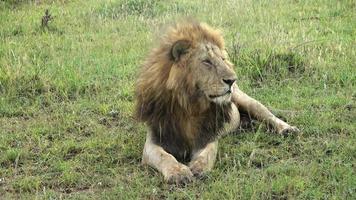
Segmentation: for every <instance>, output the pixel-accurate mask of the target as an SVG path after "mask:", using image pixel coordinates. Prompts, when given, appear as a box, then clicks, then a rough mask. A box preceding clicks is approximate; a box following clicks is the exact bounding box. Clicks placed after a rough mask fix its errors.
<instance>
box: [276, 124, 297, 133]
mask: <svg viewBox="0 0 356 200" xmlns="http://www.w3.org/2000/svg"><path fill="white" fill-rule="evenodd" d="M299 132H300V130H299V129H298V128H297V127H295V126H289V125H288V126H285V127H283V128H282V129H280V130H279V131H278V133H279V134H282V135H289V134H293V133H299Z"/></svg>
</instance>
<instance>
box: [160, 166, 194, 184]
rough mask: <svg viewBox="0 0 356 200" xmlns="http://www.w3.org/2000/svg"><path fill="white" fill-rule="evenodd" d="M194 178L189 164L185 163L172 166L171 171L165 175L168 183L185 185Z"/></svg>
mask: <svg viewBox="0 0 356 200" xmlns="http://www.w3.org/2000/svg"><path fill="white" fill-rule="evenodd" d="M193 179H194V177H193V173H192V172H191V171H190V169H189V168H188V167H187V166H185V165H183V164H179V165H177V166H174V167H172V168H170V169H169V172H168V173H167V175H166V176H165V180H166V181H167V183H168V184H176V185H185V184H187V183H189V182H192V181H193Z"/></svg>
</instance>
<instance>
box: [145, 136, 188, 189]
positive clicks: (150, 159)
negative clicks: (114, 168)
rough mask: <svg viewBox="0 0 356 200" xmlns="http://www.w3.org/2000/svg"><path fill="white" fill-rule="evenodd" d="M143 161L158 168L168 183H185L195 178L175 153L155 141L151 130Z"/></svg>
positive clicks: (147, 138)
mask: <svg viewBox="0 0 356 200" xmlns="http://www.w3.org/2000/svg"><path fill="white" fill-rule="evenodd" d="M142 163H143V164H148V165H150V166H152V167H154V168H156V169H157V170H158V171H159V172H161V173H162V174H163V176H164V179H165V180H166V181H167V182H168V183H175V184H181V183H183V184H184V183H186V182H190V181H192V179H193V174H192V172H191V171H190V169H189V168H188V167H187V166H185V165H183V164H181V163H179V162H178V161H177V160H176V159H175V157H174V156H173V155H171V154H169V153H168V152H166V151H165V150H164V149H163V148H162V147H160V146H159V145H157V144H154V143H153V141H152V138H151V132H150V131H148V133H147V137H146V143H145V147H144V150H143V157H142Z"/></svg>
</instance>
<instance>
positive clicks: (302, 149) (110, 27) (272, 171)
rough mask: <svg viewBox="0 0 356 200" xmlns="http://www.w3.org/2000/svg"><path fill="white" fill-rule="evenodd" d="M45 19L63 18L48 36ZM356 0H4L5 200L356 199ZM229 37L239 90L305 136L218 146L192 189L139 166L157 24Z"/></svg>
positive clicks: (261, 136)
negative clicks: (147, 61) (139, 81)
mask: <svg viewBox="0 0 356 200" xmlns="http://www.w3.org/2000/svg"><path fill="white" fill-rule="evenodd" d="M46 9H49V10H50V13H51V14H52V15H53V16H54V18H53V20H52V21H50V22H49V23H48V26H44V27H41V18H42V16H43V15H44V11H45V10H46ZM355 10H356V4H355V2H354V1H351V0H344V1H331V0H301V1H292V0H288V1H282V0H271V1H270V0H260V1H252V0H246V1H245V0H236V1H233V0H226V1H220V0H219V1H218V0H208V1H190V0H183V1H181V0H173V1H163V0H162V1H154V0H123V1H108V0H102V1H96V0H86V1H85V0H76V1H66V0H61V1H60V0H58V1H25V0H23V1H21V0H5V1H4V0H2V1H0V19H1V20H0V27H1V28H0V199H12V198H14V199H17V198H23V199H25V198H26V199H27V198H30V199H34V198H39V199H42V198H44V199H48V198H56V199H60V198H73V199H87V198H88V199H102V198H104V199H105V198H107V199H117V198H119V199H136V198H143V199H161V198H169V199H180V198H186V199H195V198H198V199H200V198H202V199H217V198H219V199H225V198H226V199H236V198H238V199H355V198H356V194H355V193H356V175H355V164H356V162H355V161H356V153H355V152H356V137H355V132H356V103H355V101H356V66H355V65H356V50H355V46H356V41H355V38H356V24H355V21H356V15H355ZM187 15H188V16H194V17H195V18H197V19H199V20H201V21H205V22H207V23H209V24H211V25H212V26H215V27H219V28H221V29H222V30H223V31H224V35H225V39H226V43H227V47H228V51H229V54H230V57H231V59H232V60H233V62H234V63H235V64H236V67H235V69H236V71H237V74H238V77H239V78H238V84H239V85H240V87H241V88H242V89H243V90H245V91H246V92H247V93H248V94H250V95H251V96H253V97H255V98H256V99H258V100H260V101H261V102H263V103H264V104H265V105H267V106H268V107H269V108H271V109H272V110H273V111H274V112H275V113H277V114H278V115H279V116H282V117H284V118H286V119H287V121H288V122H289V123H291V124H293V125H297V126H298V127H299V128H300V129H301V130H302V133H301V134H299V135H296V136H289V137H282V136H279V135H275V134H272V133H269V132H267V131H266V129H265V127H264V126H263V125H259V126H258V127H257V129H256V130H255V131H250V132H244V133H235V134H231V135H229V136H227V137H224V138H222V139H221V141H220V143H219V144H220V147H219V153H218V158H217V162H216V165H215V168H214V170H213V171H212V172H211V174H210V175H209V176H208V178H207V179H206V180H202V181H195V182H194V183H192V184H191V185H189V186H188V187H185V188H176V187H171V186H169V185H166V184H165V183H164V182H163V177H162V176H161V175H160V174H159V173H157V172H156V171H155V170H153V169H151V168H148V167H143V166H141V165H140V159H141V151H142V147H143V143H144V136H145V128H144V126H143V125H142V124H138V123H137V122H136V121H135V120H134V119H133V117H132V111H133V103H134V97H133V85H134V82H135V76H136V75H135V74H136V72H137V69H138V66H139V64H140V60H142V59H143V58H144V56H145V55H146V54H147V52H148V50H149V48H150V47H151V46H152V43H153V39H152V38H154V34H155V32H157V30H158V29H159V27H160V25H162V24H165V23H169V22H172V21H174V20H175V19H179V18H180V17H182V16H187Z"/></svg>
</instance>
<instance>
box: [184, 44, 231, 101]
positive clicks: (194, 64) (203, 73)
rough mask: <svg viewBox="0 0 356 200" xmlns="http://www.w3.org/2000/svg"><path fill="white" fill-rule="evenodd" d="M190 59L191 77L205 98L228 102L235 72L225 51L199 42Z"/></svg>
mask: <svg viewBox="0 0 356 200" xmlns="http://www.w3.org/2000/svg"><path fill="white" fill-rule="evenodd" d="M190 59H191V60H190V62H189V63H190V65H189V68H190V70H191V74H192V78H193V80H195V84H196V86H197V87H198V89H199V90H201V91H202V92H203V93H204V95H205V96H206V98H207V99H208V100H209V101H212V102H215V103H218V104H224V103H228V102H230V101H231V93H232V89H233V87H232V85H233V83H234V82H235V81H236V74H235V72H234V70H233V66H232V64H231V63H230V62H229V61H228V60H227V53H226V51H224V50H221V49H219V48H218V47H217V46H216V45H214V44H212V43H201V44H199V45H198V46H197V47H196V48H195V50H194V53H193V54H192V56H191V57H190Z"/></svg>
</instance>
